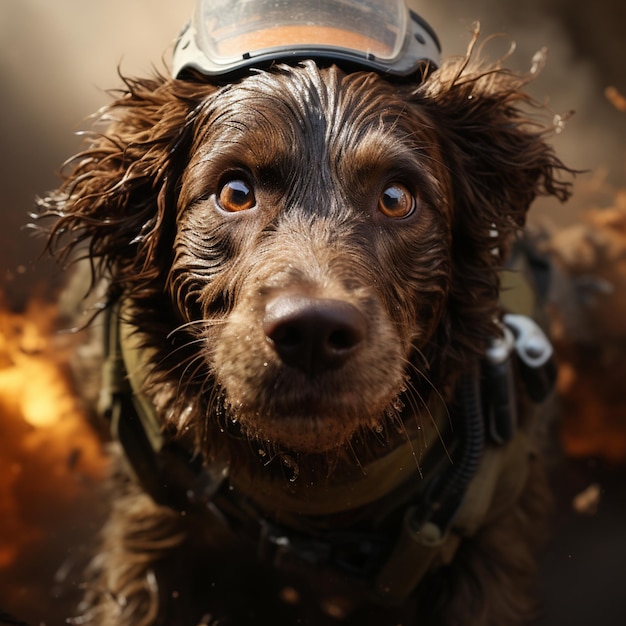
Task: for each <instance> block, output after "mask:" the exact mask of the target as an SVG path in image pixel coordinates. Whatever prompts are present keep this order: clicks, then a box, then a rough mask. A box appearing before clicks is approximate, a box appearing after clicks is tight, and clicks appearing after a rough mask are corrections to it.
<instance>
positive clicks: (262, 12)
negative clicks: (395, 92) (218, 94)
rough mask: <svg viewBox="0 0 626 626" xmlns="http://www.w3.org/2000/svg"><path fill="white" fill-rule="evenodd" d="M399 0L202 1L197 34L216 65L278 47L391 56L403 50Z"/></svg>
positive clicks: (404, 13)
mask: <svg viewBox="0 0 626 626" xmlns="http://www.w3.org/2000/svg"><path fill="white" fill-rule="evenodd" d="M406 21H407V10H406V7H405V5H404V2H403V0H366V1H356V0H330V1H329V0H240V1H239V2H233V1H232V0H201V2H199V4H198V7H197V13H196V32H197V36H198V39H199V43H200V46H201V48H202V50H203V51H204V52H205V54H207V55H208V56H209V57H210V58H213V59H215V61H216V62H221V64H229V63H231V62H233V61H235V60H238V59H241V58H242V56H247V55H251V56H254V55H257V54H259V53H260V52H262V51H266V50H272V49H275V48H279V47H281V46H285V45H289V46H297V47H306V48H318V47H332V48H333V49H337V48H343V49H345V50H348V51H349V50H355V51H358V52H361V53H364V54H374V55H375V56H376V57H379V58H381V59H384V60H386V61H391V60H393V59H394V58H395V57H396V56H398V54H399V53H400V50H401V49H402V45H403V42H404V36H405V33H406Z"/></svg>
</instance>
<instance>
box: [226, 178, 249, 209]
mask: <svg viewBox="0 0 626 626" xmlns="http://www.w3.org/2000/svg"><path fill="white" fill-rule="evenodd" d="M218 202H219V205H220V207H221V208H222V209H224V211H228V212H229V213H234V212H236V211H245V210H247V209H251V208H252V207H254V206H255V205H256V198H255V197H254V191H253V190H252V186H251V185H250V184H248V183H247V182H246V181H245V180H242V179H239V178H237V179H234V180H229V181H227V182H226V183H224V185H222V187H221V189H220V191H219V194H218Z"/></svg>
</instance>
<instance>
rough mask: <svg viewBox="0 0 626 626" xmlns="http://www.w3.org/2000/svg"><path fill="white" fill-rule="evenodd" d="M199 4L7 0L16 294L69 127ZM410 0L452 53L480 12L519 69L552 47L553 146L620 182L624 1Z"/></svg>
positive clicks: (31, 277) (162, 50) (1, 50)
mask: <svg viewBox="0 0 626 626" xmlns="http://www.w3.org/2000/svg"><path fill="white" fill-rule="evenodd" d="M193 5H194V0H184V1H181V2H175V3H174V2H169V1H167V0H108V2H106V3H94V2H89V3H87V2H83V1H82V0H57V1H56V2H53V3H51V2H48V0H19V1H18V0H8V1H5V2H3V3H2V4H1V5H0V79H1V80H2V85H3V103H2V115H1V116H0V136H2V138H3V149H2V152H1V157H0V158H1V162H0V165H1V167H0V185H1V188H2V190H3V200H2V211H1V212H0V229H1V230H0V238H1V241H2V245H1V246H0V272H1V273H0V280H2V284H3V285H4V290H5V291H8V292H9V296H10V297H11V300H12V301H13V302H15V303H16V304H21V303H23V302H24V301H25V299H26V298H27V295H28V293H29V289H30V287H31V283H32V282H35V281H38V279H41V277H42V276H43V277H49V276H51V275H53V274H54V269H53V268H52V267H51V266H50V264H49V263H41V262H40V263H37V264H36V265H35V267H34V268H33V267H32V266H33V260H34V259H36V257H37V255H38V253H39V251H40V249H41V243H40V242H38V241H33V240H32V239H31V238H29V237H28V236H27V234H26V233H24V232H22V231H20V227H21V226H22V225H23V224H24V223H25V222H26V221H27V214H28V212H29V211H30V210H31V209H32V207H33V198H34V197H35V195H36V194H40V193H43V192H45V191H46V190H47V189H50V188H53V187H54V186H55V185H56V182H57V178H56V172H57V171H58V168H59V166H60V164H61V163H62V162H63V161H64V160H65V159H66V158H67V157H68V156H70V155H71V154H72V153H73V152H75V151H76V150H77V148H78V146H79V140H78V139H77V138H76V137H75V136H74V135H73V132H74V131H76V130H78V129H80V128H84V127H85V126H86V123H85V122H84V120H85V119H86V118H87V116H88V115H90V114H91V113H92V112H93V111H95V110H97V109H98V108H100V107H101V106H102V105H104V104H106V102H108V100H109V98H110V97H109V95H108V94H107V93H106V90H108V89H111V88H116V87H119V85H120V79H119V76H118V75H117V71H118V66H119V68H121V70H122V71H123V72H124V73H126V74H130V75H137V74H139V75H143V74H146V73H149V72H151V71H153V69H154V68H156V69H158V70H161V71H166V69H165V65H164V61H165V62H167V60H168V59H169V55H170V54H171V49H172V44H173V42H174V40H175V38H176V36H177V34H178V31H179V29H180V27H181V26H182V25H183V24H184V23H185V21H186V20H187V19H188V18H189V16H190V15H191V12H192V10H193ZM410 5H411V6H412V8H414V9H415V10H417V11H418V12H419V13H420V14H422V15H423V16H424V17H425V18H426V19H427V20H428V21H429V22H430V23H431V24H432V26H433V27H434V28H435V29H436V31H437V32H438V34H439V36H440V39H441V41H442V44H443V49H444V54H445V55H449V54H459V53H463V51H464V50H465V47H466V46H467V43H468V41H469V38H470V31H471V26H472V23H473V22H474V21H476V20H479V21H480V22H481V25H482V31H483V33H484V34H485V35H487V34H492V33H506V34H507V35H508V36H510V37H511V38H512V39H514V40H515V41H516V43H517V51H516V53H515V55H514V56H513V58H512V59H511V63H512V64H513V65H514V66H517V67H518V68H519V69H524V68H526V67H528V66H529V65H530V59H531V58H532V55H533V54H534V52H535V51H536V50H537V49H539V48H542V47H544V46H546V47H547V48H548V50H549V62H548V65H547V67H546V69H545V71H544V72H543V74H542V75H541V76H540V77H539V79H538V80H537V81H536V82H535V83H534V85H533V87H532V90H533V94H534V96H535V97H536V98H537V99H539V100H540V101H542V102H543V101H545V102H547V103H548V105H549V107H550V109H551V110H552V111H553V112H554V113H558V114H564V113H567V112H569V111H571V110H574V111H575V112H576V114H575V115H574V117H573V118H572V119H571V120H570V122H569V123H568V125H567V128H566V130H565V132H563V133H561V134H560V135H559V136H558V137H555V140H554V143H555V146H556V147H557V150H558V151H559V153H560V155H561V156H562V158H563V159H564V160H565V161H566V162H567V163H568V164H570V165H571V166H572V167H575V168H578V169H581V170H590V171H592V172H596V173H597V172H600V175H601V176H606V179H607V180H608V181H609V182H610V183H611V184H612V185H613V186H620V185H621V183H622V181H623V178H624V174H625V173H626V170H625V163H626V159H625V156H626V154H625V150H624V145H625V142H624V139H625V138H626V137H625V135H626V117H625V116H624V114H619V113H618V112H617V111H615V109H614V108H613V107H612V106H611V105H610V104H609V102H608V101H607V100H606V98H605V97H604V89H605V88H606V87H608V86H614V87H616V88H617V89H618V90H620V91H621V92H622V93H626V75H625V72H624V65H623V61H622V60H623V58H624V56H625V52H626V43H625V42H626V39H625V38H624V37H623V33H622V32H620V31H621V30H622V29H623V24H625V23H626V4H624V3H623V2H622V0H596V2H594V3H590V2H588V1H575V0H574V1H568V0H526V1H525V2H519V1H518V0H464V1H461V0H438V1H437V2H435V1H434V0H422V1H420V2H417V1H416V0H411V1H410ZM501 50H502V49H501ZM497 52H498V49H497V48H495V50H494V54H496V53H497ZM583 195H585V194H583ZM589 202H594V200H590V199H589V198H588V197H581V198H580V199H579V200H574V202H573V205H572V208H571V209H569V210H568V211H565V212H564V211H562V210H559V209H557V208H555V207H548V209H546V210H547V211H548V212H550V211H552V212H554V213H555V215H556V214H558V216H559V219H562V220H564V221H567V220H570V219H572V216H574V215H575V214H576V210H577V208H582V207H583V206H585V205H586V204H589ZM39 282H41V280H39Z"/></svg>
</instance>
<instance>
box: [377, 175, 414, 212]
mask: <svg viewBox="0 0 626 626" xmlns="http://www.w3.org/2000/svg"><path fill="white" fill-rule="evenodd" d="M378 208H379V210H380V211H381V213H383V214H384V215H386V216H387V217H395V218H401V217H407V216H409V215H410V214H411V213H413V210H414V209H415V197H414V196H413V194H412V193H411V192H410V191H409V190H408V189H407V188H406V187H405V186H404V185H401V184H400V183H392V184H391V185H388V186H387V187H385V189H383V191H382V193H381V194H380V197H379V198H378Z"/></svg>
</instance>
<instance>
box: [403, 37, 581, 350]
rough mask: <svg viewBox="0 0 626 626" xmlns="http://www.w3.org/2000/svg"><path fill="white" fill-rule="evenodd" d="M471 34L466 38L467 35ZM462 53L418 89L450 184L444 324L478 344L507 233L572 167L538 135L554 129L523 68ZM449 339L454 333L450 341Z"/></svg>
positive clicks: (493, 305)
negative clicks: (449, 277) (520, 72)
mask: <svg viewBox="0 0 626 626" xmlns="http://www.w3.org/2000/svg"><path fill="white" fill-rule="evenodd" d="M474 43H475V40H474V42H473V44H474ZM471 48H472V47H470V52H469V53H468V56H467V57H465V58H460V59H459V58H457V59H451V60H450V61H448V62H446V63H444V64H443V65H442V67H441V68H440V69H439V70H438V71H437V72H435V73H433V75H431V77H430V78H429V79H428V80H427V81H426V82H425V83H424V84H423V85H422V86H421V87H420V88H419V89H418V91H417V92H415V93H416V96H417V97H418V98H419V99H420V106H421V107H422V108H423V109H425V110H426V111H427V114H428V116H429V117H430V120H431V122H432V124H433V127H434V128H435V131H436V133H437V134H438V136H439V140H440V149H441V158H442V160H443V166H444V168H445V169H446V170H447V176H448V177H449V183H450V189H451V198H450V205H451V211H452V215H451V224H452V258H453V276H452V285H451V292H450V307H449V309H450V315H451V316H452V317H453V318H456V319H452V320H451V321H450V326H449V327H450V328H451V329H455V328H456V329H462V332H461V333H460V334H459V336H458V338H457V340H456V343H457V344H458V345H460V346H465V347H466V348H467V349H468V350H472V351H474V352H481V351H482V350H484V346H485V342H486V341H488V340H489V338H490V337H493V336H494V334H497V333H498V332H499V331H498V330H497V328H495V327H494V322H493V320H495V319H497V318H498V312H499V304H498V297H499V272H500V270H501V268H502V266H503V264H504V263H505V261H506V255H507V252H508V248H509V247H510V243H511V240H512V237H513V236H514V234H515V233H516V232H517V231H519V229H520V228H521V227H522V226H523V225H524V222H525V217H526V212H527V210H528V208H529V206H530V205H531V203H532V202H533V200H534V199H535V198H536V197H537V196H539V195H548V196H555V197H556V198H558V199H559V200H561V201H565V200H566V199H567V198H568V197H569V195H570V183H569V182H565V181H563V180H561V179H560V176H561V175H562V174H565V173H571V170H569V169H568V168H567V167H566V166H564V165H563V164H562V163H561V161H560V160H559V159H558V158H557V157H556V156H555V154H554V152H553V149H552V147H551V146H550V145H549V144H548V143H547V135H548V134H549V133H550V132H551V131H552V130H553V129H552V128H550V127H549V126H547V125H545V124H543V123H542V122H541V119H540V117H541V116H540V115H535V116H532V115H531V114H530V111H532V109H533V107H534V109H535V111H534V112H535V114H537V113H538V112H539V107H538V106H535V104H534V103H533V101H532V99H531V98H530V97H529V96H528V95H527V94H526V93H525V91H524V88H525V86H526V84H527V83H528V82H529V80H530V78H531V77H532V75H531V76H521V75H517V74H515V73H513V72H510V71H507V70H504V69H502V68H500V67H499V65H496V66H491V67H489V66H484V65H482V64H480V63H478V62H474V61H472V60H471V52H472V50H471ZM453 343H454V342H453Z"/></svg>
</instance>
